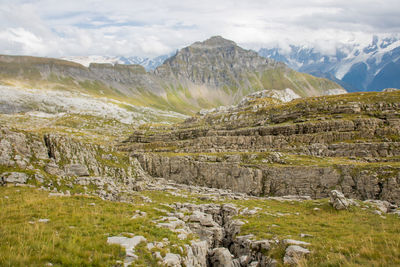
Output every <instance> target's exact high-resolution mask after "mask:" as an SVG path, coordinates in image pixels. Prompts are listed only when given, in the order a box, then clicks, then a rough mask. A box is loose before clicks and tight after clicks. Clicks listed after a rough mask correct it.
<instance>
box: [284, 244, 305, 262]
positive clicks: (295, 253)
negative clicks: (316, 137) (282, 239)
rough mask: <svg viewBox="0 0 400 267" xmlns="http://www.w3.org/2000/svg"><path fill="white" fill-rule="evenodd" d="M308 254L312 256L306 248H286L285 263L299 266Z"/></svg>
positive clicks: (294, 246) (292, 246)
mask: <svg viewBox="0 0 400 267" xmlns="http://www.w3.org/2000/svg"><path fill="white" fill-rule="evenodd" d="M307 254H310V251H309V250H308V249H306V248H303V247H300V246H297V245H291V246H289V247H287V248H286V251H285V256H284V257H283V262H284V263H285V264H290V265H297V264H298V262H299V261H300V260H301V259H302V258H304V257H305V256H306V255H307Z"/></svg>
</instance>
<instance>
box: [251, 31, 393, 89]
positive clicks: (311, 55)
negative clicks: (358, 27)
mask: <svg viewBox="0 0 400 267" xmlns="http://www.w3.org/2000/svg"><path fill="white" fill-rule="evenodd" d="M258 52H259V54H260V55H262V56H264V57H269V58H273V59H276V60H280V61H282V62H285V63H286V64H288V66H290V67H291V68H293V69H295V70H297V71H301V72H306V73H310V74H312V75H315V76H318V77H325V78H329V79H331V80H333V81H335V82H338V83H339V84H340V85H342V86H343V87H344V88H346V89H349V90H350V91H380V90H382V89H383V88H386V87H395V85H397V84H398V78H397V76H398V75H392V76H391V79H390V80H386V81H383V80H379V77H378V78H377V76H382V75H383V76H385V74H384V72H386V71H387V70H386V69H385V67H386V66H387V65H388V64H390V63H394V64H397V63H398V62H399V61H400V39H398V38H395V37H387V38H383V37H381V38H380V37H378V36H374V37H373V39H372V41H371V43H370V44H368V45H361V44H358V43H352V44H346V45H342V46H339V47H338V48H336V50H335V52H334V53H331V54H328V53H324V52H321V51H320V50H319V49H317V48H316V47H313V46H297V45H289V50H288V51H286V50H282V49H280V48H279V47H272V48H268V49H267V48H262V49H260V50H259V51H258ZM393 70H395V69H392V71H393ZM396 74H399V72H398V70H397V72H396Z"/></svg>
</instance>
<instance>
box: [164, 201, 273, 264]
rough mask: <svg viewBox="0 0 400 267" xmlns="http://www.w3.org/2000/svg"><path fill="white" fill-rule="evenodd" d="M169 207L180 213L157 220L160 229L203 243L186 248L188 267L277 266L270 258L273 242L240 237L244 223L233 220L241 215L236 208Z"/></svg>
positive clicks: (187, 205)
mask: <svg viewBox="0 0 400 267" xmlns="http://www.w3.org/2000/svg"><path fill="white" fill-rule="evenodd" d="M169 206H170V207H171V208H173V209H174V210H175V211H176V212H174V213H168V214H167V216H165V217H162V218H161V219H159V220H157V226H158V227H166V228H168V229H170V230H172V231H174V232H177V233H181V234H182V233H185V235H189V234H196V236H198V237H199V239H200V240H199V241H192V244H191V246H188V245H187V246H186V249H187V256H186V257H184V258H181V262H182V263H184V264H186V266H201V267H206V266H232V267H234V266H238V267H240V266H243V267H245V266H275V265H276V261H275V260H273V259H271V258H270V257H268V256H267V253H268V251H269V250H270V249H271V245H270V240H253V239H254V237H253V236H252V235H248V236H239V235H238V234H239V233H240V227H241V226H242V225H243V224H244V222H242V221H240V220H234V219H233V216H235V215H237V214H238V208H237V207H236V206H234V205H232V204H222V205H216V204H201V205H196V204H192V203H175V204H172V205H169ZM184 213H186V214H188V213H189V214H190V215H187V216H185V215H184ZM164 260H165V259H164ZM168 266H169V265H168ZM176 266H179V265H178V264H176Z"/></svg>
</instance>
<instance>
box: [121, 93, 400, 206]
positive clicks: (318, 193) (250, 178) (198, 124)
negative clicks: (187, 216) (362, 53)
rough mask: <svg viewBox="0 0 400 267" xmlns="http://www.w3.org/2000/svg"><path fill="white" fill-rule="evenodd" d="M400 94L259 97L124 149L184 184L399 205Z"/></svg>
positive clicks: (146, 135)
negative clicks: (333, 193) (332, 194)
mask: <svg viewBox="0 0 400 267" xmlns="http://www.w3.org/2000/svg"><path fill="white" fill-rule="evenodd" d="M398 97H399V93H398V92H385V93H370V94H349V95H343V96H332V97H320V98H314V99H303V100H294V101H292V102H289V103H287V104H277V103H276V102H275V100H271V99H270V98H255V99H253V100H251V101H248V102H247V103H245V104H243V105H241V106H240V105H239V106H237V107H232V108H229V109H225V110H221V109H220V110H218V111H215V112H212V113H206V114H205V115H200V116H197V117H193V118H191V119H188V120H187V121H186V122H185V123H183V124H180V125H177V126H175V127H172V128H171V127H170V128H168V127H167V128H165V127H164V128H159V129H157V128H153V129H151V130H147V131H146V130H144V131H137V132H135V133H134V134H133V135H132V136H131V137H130V138H129V139H128V140H127V141H126V142H125V143H123V144H122V145H121V149H123V150H126V151H132V156H135V157H137V158H138V160H139V162H140V163H141V165H142V167H143V168H144V170H146V171H147V172H148V173H149V174H151V175H153V176H155V177H164V178H166V179H172V180H174V181H177V182H180V183H186V184H197V185H202V186H209V187H217V188H229V189H231V190H233V191H238V192H243V193H247V194H252V195H256V196H260V195H288V194H299V195H309V196H311V197H313V198H321V197H327V196H328V193H329V191H330V190H332V189H335V188H336V189H339V190H340V191H342V192H344V193H345V195H346V196H348V197H354V198H359V199H369V198H373V199H384V200H388V201H391V202H396V203H399V201H400V176H399V175H400V174H399V170H400V169H399V168H400V166H399V164H398V162H399V161H398V156H399V154H400V152H399V151H400V150H399V146H400V145H399V142H398V136H399V132H400V127H399V126H400V124H399V122H400V120H399V109H400V106H399V102H398Z"/></svg>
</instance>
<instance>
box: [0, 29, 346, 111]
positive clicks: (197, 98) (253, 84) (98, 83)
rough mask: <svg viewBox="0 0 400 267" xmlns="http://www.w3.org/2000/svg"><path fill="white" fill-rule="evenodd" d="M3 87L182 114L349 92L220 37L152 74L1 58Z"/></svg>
mask: <svg viewBox="0 0 400 267" xmlns="http://www.w3.org/2000/svg"><path fill="white" fill-rule="evenodd" d="M0 84H2V85H6V86H17V87H25V88H39V89H47V90H49V89H50V90H65V91H69V92H76V91H78V92H81V93H85V94H90V95H92V96H95V97H107V98H111V99H115V100H118V101H124V102H127V103H129V104H133V105H139V106H145V107H153V108H157V109H162V110H172V111H175V112H179V113H183V114H194V113H195V112H197V111H199V110H200V109H204V108H206V109H209V108H214V107H218V106H221V105H232V104H236V103H237V102H239V101H240V100H241V99H242V98H243V97H244V96H246V95H247V94H249V93H252V92H255V91H260V90H285V89H287V88H289V89H290V90H292V91H293V93H294V94H296V95H297V96H298V97H306V96H319V95H326V94H332V93H338V92H341V93H343V92H345V91H344V90H343V89H342V88H341V87H340V86H339V85H337V84H336V83H334V82H332V81H329V80H327V79H322V78H317V77H314V76H311V75H308V74H304V73H299V72H296V71H294V70H292V69H290V68H288V67H287V66H286V65H284V64H283V63H279V62H275V61H273V60H270V59H265V58H263V57H260V56H258V55H257V53H256V52H254V51H251V50H245V49H243V48H241V47H239V46H237V45H236V44H235V43H234V42H232V41H229V40H226V39H223V38H222V37H219V36H217V37H212V38H210V39H208V40H206V41H204V42H196V43H194V44H192V45H191V46H189V47H186V48H183V49H181V50H180V51H178V53H177V54H176V55H174V56H172V57H171V58H169V59H168V60H166V61H165V63H164V64H162V65H161V66H159V67H158V68H157V69H156V70H155V71H154V72H146V70H145V69H144V68H143V67H142V66H140V65H121V64H115V65H112V64H95V63H93V64H91V65H90V66H89V67H85V66H82V65H80V64H77V63H74V62H69V61H65V60H59V59H52V58H38V57H28V56H7V55H0ZM338 90H339V91H338Z"/></svg>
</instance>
